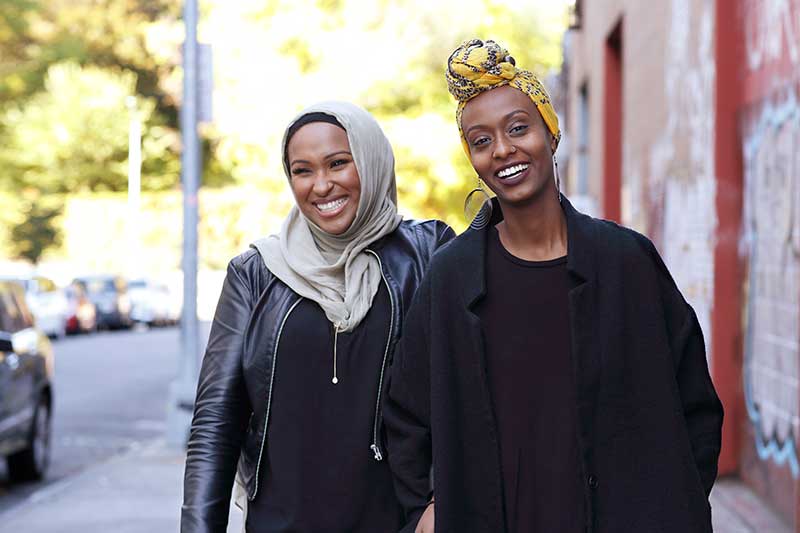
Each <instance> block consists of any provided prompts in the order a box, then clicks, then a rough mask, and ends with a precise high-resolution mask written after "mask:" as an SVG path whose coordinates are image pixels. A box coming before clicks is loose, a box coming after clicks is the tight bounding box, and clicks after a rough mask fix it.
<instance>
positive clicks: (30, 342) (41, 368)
mask: <svg viewBox="0 0 800 533" xmlns="http://www.w3.org/2000/svg"><path fill="white" fill-rule="evenodd" d="M52 409H53V349H52V346H51V345H50V341H49V340H48V338H47V336H45V335H44V334H43V333H42V332H41V331H40V330H39V329H37V328H36V326H35V325H34V322H33V318H32V316H31V313H30V311H29V310H28V307H27V306H26V305H25V294H24V292H23V291H22V287H21V286H19V285H18V284H17V283H14V282H6V281H0V456H5V457H6V461H7V462H8V474H9V477H10V478H11V480H12V481H26V480H35V479H41V478H42V477H43V476H44V474H45V471H46V470H47V466H48V463H49V462H50V428H51V414H52Z"/></svg>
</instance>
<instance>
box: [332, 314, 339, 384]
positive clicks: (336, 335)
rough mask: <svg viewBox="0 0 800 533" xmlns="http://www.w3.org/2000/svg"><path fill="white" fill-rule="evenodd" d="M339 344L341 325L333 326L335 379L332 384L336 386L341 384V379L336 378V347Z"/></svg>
mask: <svg viewBox="0 0 800 533" xmlns="http://www.w3.org/2000/svg"><path fill="white" fill-rule="evenodd" d="M337 344H339V324H334V325H333V379H331V383H333V384H334V385H336V384H338V383H339V378H338V377H336V345H337Z"/></svg>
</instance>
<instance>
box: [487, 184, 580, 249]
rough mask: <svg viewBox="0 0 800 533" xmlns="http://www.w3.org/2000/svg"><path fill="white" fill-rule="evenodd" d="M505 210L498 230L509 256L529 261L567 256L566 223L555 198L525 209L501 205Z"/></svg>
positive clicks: (550, 197)
mask: <svg viewBox="0 0 800 533" xmlns="http://www.w3.org/2000/svg"><path fill="white" fill-rule="evenodd" d="M548 192H549V191H548ZM502 209H503V221H502V222H500V223H499V224H497V226H496V227H497V231H498V233H499V234H500V242H502V243H503V247H505V249H506V250H508V251H509V253H511V254H512V255H514V256H516V257H518V258H520V259H524V260H526V261H547V260H550V259H556V258H559V257H563V256H565V255H566V254H567V221H566V217H565V216H564V212H563V211H562V210H561V204H560V203H559V201H558V200H557V199H556V197H555V195H552V196H550V195H548V197H547V198H545V197H542V198H540V199H539V201H536V202H532V203H530V204H527V205H524V206H514V205H502Z"/></svg>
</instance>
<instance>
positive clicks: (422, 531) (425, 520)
mask: <svg viewBox="0 0 800 533" xmlns="http://www.w3.org/2000/svg"><path fill="white" fill-rule="evenodd" d="M414 533H433V502H431V503H429V504H428V508H427V509H425V512H424V513H422V518H420V519H419V522H418V523H417V529H415V530H414Z"/></svg>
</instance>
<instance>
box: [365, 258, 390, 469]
mask: <svg viewBox="0 0 800 533" xmlns="http://www.w3.org/2000/svg"><path fill="white" fill-rule="evenodd" d="M366 251H367V252H368V253H371V254H372V255H374V256H375V259H377V260H378V266H379V267H380V271H381V279H382V280H383V283H384V284H386V290H387V291H388V292H389V305H390V308H391V315H390V318H389V336H388V337H387V339H386V349H385V350H384V351H383V363H381V376H380V379H378V399H377V401H376V402H375V424H374V425H373V429H372V445H370V447H369V449H370V450H372V453H374V454H375V460H376V461H382V460H383V453H381V448H380V445H379V444H378V425H379V421H380V413H381V393H382V392H383V391H382V389H383V375H384V373H385V371H386V359H387V358H388V357H389V346H391V344H392V332H393V331H394V297H393V296H392V288H391V287H390V286H389V281H388V280H387V279H386V276H385V275H384V273H383V262H382V261H381V258H380V256H378V254H376V253H375V252H373V251H372V250H369V249H368V250H366Z"/></svg>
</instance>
